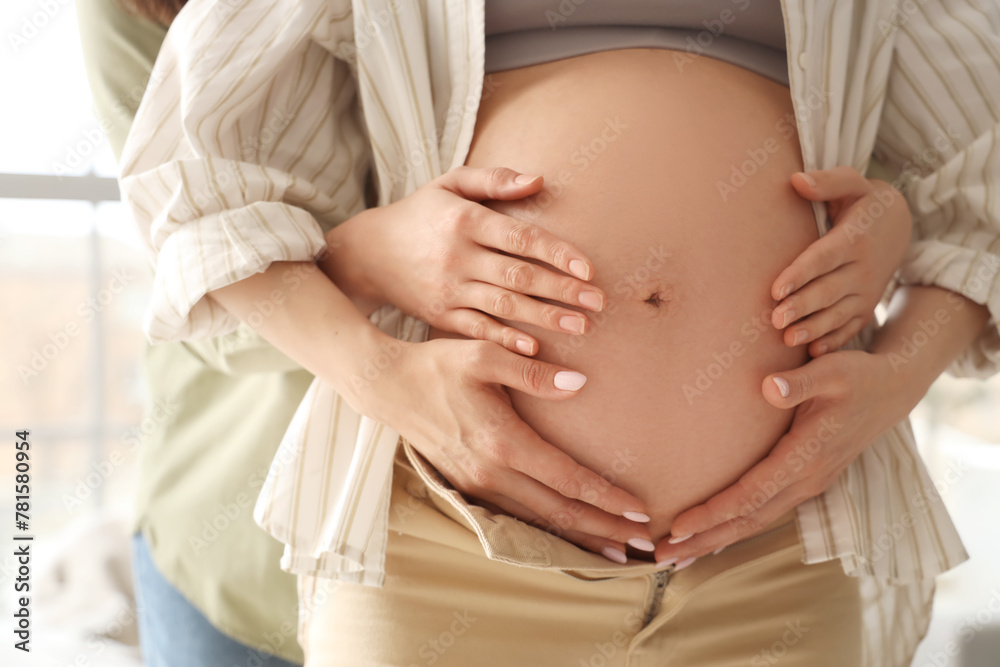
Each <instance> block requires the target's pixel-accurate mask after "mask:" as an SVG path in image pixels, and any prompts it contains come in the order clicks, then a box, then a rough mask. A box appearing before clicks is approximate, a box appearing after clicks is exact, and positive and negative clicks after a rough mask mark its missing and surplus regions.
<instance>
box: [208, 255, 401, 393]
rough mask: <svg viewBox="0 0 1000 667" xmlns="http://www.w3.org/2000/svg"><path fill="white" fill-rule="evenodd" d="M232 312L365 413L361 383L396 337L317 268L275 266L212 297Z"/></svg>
mask: <svg viewBox="0 0 1000 667" xmlns="http://www.w3.org/2000/svg"><path fill="white" fill-rule="evenodd" d="M209 296H210V297H211V298H212V299H214V300H215V301H216V302H217V303H219V305H221V306H222V307H223V308H225V309H226V310H227V311H229V312H230V313H232V314H233V315H235V316H236V317H238V318H240V319H241V320H242V321H244V322H246V323H247V324H248V325H250V326H251V327H252V328H254V329H255V330H256V331H257V332H258V333H259V334H260V335H261V337H263V338H264V339H266V340H267V341H268V342H270V343H271V344H272V345H274V346H275V347H276V348H278V349H279V350H281V351H282V352H284V353H285V354H286V355H288V356H289V357H291V358H292V359H294V360H296V361H297V362H299V363H300V364H302V366H303V367H304V368H306V369H307V370H308V371H310V372H311V373H313V374H314V375H316V376H317V377H319V378H321V379H323V380H324V381H326V382H327V383H329V384H330V385H331V386H333V387H334V389H336V390H337V392H338V393H340V394H341V395H342V396H344V398H345V400H347V402H348V403H349V404H351V406H352V407H354V408H355V409H358V408H359V405H358V399H359V396H358V395H357V387H356V386H355V385H357V384H358V383H352V382H351V378H352V377H357V376H358V374H359V373H360V369H361V368H362V366H363V364H364V360H365V359H371V358H374V357H375V356H376V355H377V354H378V353H379V351H380V350H381V349H383V346H385V345H386V344H387V343H389V342H390V337H389V336H388V335H387V334H385V333H383V332H381V331H380V330H379V329H378V328H377V327H375V326H374V325H373V324H372V323H371V322H370V321H369V320H368V318H367V317H366V316H365V315H363V314H362V313H361V312H359V311H358V309H357V308H356V307H355V306H354V304H353V303H352V302H351V300H350V299H348V298H347V297H346V296H345V295H344V293H343V292H341V291H340V290H339V289H338V288H337V286H336V285H334V284H333V283H332V282H331V281H330V279H329V278H328V277H327V276H326V275H324V274H323V272H321V271H320V270H319V269H317V267H316V265H315V264H313V263H312V262H275V263H273V264H271V265H270V266H269V267H268V268H267V270H265V271H264V272H263V273H258V274H255V275H253V276H250V277H249V278H246V279H244V280H241V281H239V282H236V283H233V284H231V285H226V286H225V287H222V288H219V289H216V290H214V291H212V292H209Z"/></svg>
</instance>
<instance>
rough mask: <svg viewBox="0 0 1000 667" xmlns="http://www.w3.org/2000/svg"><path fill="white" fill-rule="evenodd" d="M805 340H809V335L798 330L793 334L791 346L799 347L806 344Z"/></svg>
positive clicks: (802, 330)
mask: <svg viewBox="0 0 1000 667" xmlns="http://www.w3.org/2000/svg"><path fill="white" fill-rule="evenodd" d="M806 338H809V334H808V333H806V330H805V329H799V330H798V331H796V332H795V337H794V338H793V339H792V345H801V344H802V343H804V342H806Z"/></svg>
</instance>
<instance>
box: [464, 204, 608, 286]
mask: <svg viewBox="0 0 1000 667" xmlns="http://www.w3.org/2000/svg"><path fill="white" fill-rule="evenodd" d="M469 222H470V225H469V238H471V239H472V240H473V241H475V242H476V243H478V244H479V245H482V246H485V247H487V248H495V249H496V250H502V251H504V252H506V253H510V254H511V255H514V256H516V257H530V258H532V259H537V260H540V261H542V262H545V263H546V264H550V265H552V266H554V267H556V268H557V269H559V270H560V271H564V272H565V273H568V274H570V275H573V276H576V277H577V278H579V279H581V280H590V278H591V276H592V275H593V270H592V268H591V265H590V260H588V259H587V256H586V255H584V254H583V252H582V251H581V250H580V249H579V248H577V247H576V246H575V245H573V244H572V243H567V242H566V241H563V240H562V239H560V238H559V237H558V236H556V235H555V234H553V233H552V232H550V231H548V230H545V229H542V228H541V227H539V226H538V225H533V224H531V223H530V222H525V221H524V220H518V219H516V218H512V217H510V216H508V215H504V214H502V213H498V212H496V211H494V210H493V209H489V208H486V207H485V206H480V207H477V208H476V209H475V210H473V211H472V212H471V213H470V214H469Z"/></svg>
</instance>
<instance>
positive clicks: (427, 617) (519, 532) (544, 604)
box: [300, 441, 862, 667]
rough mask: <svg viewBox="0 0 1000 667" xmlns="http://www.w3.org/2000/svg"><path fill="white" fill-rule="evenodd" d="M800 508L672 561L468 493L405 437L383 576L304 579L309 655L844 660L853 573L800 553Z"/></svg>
mask: <svg viewBox="0 0 1000 667" xmlns="http://www.w3.org/2000/svg"><path fill="white" fill-rule="evenodd" d="M801 556H802V551H801V545H800V538H799V535H798V531H797V527H796V522H795V512H794V510H792V511H790V512H788V513H787V514H785V515H784V516H783V517H781V518H779V519H778V520H776V521H775V522H773V523H772V524H771V525H770V526H768V527H765V528H764V529H762V530H761V531H760V532H759V533H757V534H756V535H755V536H753V537H750V538H748V539H747V540H744V541H742V542H738V543H736V544H734V545H732V546H730V547H728V548H727V549H725V550H723V551H722V552H721V553H719V554H718V555H709V556H704V557H702V558H700V559H699V560H697V561H696V562H695V563H694V564H693V565H691V566H689V567H687V568H685V569H684V570H681V571H679V572H673V570H672V568H669V569H666V570H662V571H657V569H656V566H655V564H653V563H647V562H643V561H637V560H630V561H629V563H628V564H626V565H618V564H615V563H611V562H610V561H607V560H606V559H605V558H603V557H602V556H599V555H597V554H593V553H590V552H587V551H584V550H582V549H580V548H578V547H576V546H575V545H573V544H571V543H569V542H566V541H564V540H562V539H559V538H557V537H554V536H552V535H550V534H549V533H546V532H545V531H542V530H540V529H538V528H535V527H533V526H529V525H527V524H524V523H523V522H520V521H517V520H515V519H512V518H511V517H507V516H502V515H494V514H491V513H490V512H488V511H487V510H485V509H483V508H481V507H478V506H476V505H471V504H469V503H467V502H465V500H464V499H463V498H462V496H461V495H460V494H459V493H458V492H456V491H455V490H453V489H451V488H450V486H448V485H447V482H444V481H443V479H442V478H440V477H439V475H438V474H437V472H436V471H435V470H434V469H433V468H431V467H430V466H429V465H428V464H427V463H426V461H425V460H424V459H423V458H422V457H420V455H419V454H417V453H416V452H415V451H414V450H413V449H412V447H410V445H409V444H408V443H406V442H405V441H404V442H403V445H402V446H401V448H400V450H399V452H398V453H397V457H396V464H395V468H394V471H393V488H392V501H391V508H390V530H389V541H388V547H387V554H386V581H385V586H384V587H383V588H373V587H368V586H362V585H357V584H340V583H335V584H328V583H325V581H326V580H318V579H312V580H311V581H310V580H309V579H308V578H306V580H305V581H304V582H303V585H304V586H305V587H306V588H309V587H310V586H311V587H312V588H311V590H309V591H307V595H310V594H315V592H316V586H326V587H327V589H326V590H325V591H324V594H323V595H318V596H316V600H318V601H319V602H317V604H316V607H315V609H313V611H312V613H311V614H310V615H309V618H308V621H306V622H305V625H304V626H303V628H302V636H301V638H300V640H301V641H302V643H303V647H304V649H305V652H306V666H307V667H333V666H335V665H336V666H341V665H342V666H345V667H368V666H380V667H381V666H390V665H391V666H393V667H412V666H418V667H419V666H428V667H429V666H431V665H436V666H437V667H451V666H456V667H457V666H462V667H493V666H496V667H500V666H504V667H512V666H527V665H545V666H560V665H566V666H567V667H570V666H572V667H578V666H584V667H586V666H590V667H610V666H612V665H615V666H618V665H628V666H629V667H638V666H644V667H645V666H647V665H648V666H654V665H655V666H657V667H659V666H662V665H678V666H682V667H698V666H701V665H706V666H707V665H711V666H713V667H728V666H733V667H735V666H737V665H740V666H748V667H757V666H761V667H763V666H770V665H781V667H795V666H799V665H803V666H805V665H808V666H810V667H824V666H827V665H829V666H834V665H836V666H837V667H845V666H848V665H859V664H860V663H861V656H860V651H861V648H860V645H861V634H862V628H861V623H862V615H861V606H862V605H861V597H860V594H859V586H858V580H857V579H856V578H852V577H848V576H846V575H845V574H844V572H843V570H842V568H841V565H840V562H839V561H830V562H826V563H820V564H815V565H804V564H802V562H801Z"/></svg>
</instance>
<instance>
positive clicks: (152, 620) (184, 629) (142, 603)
mask: <svg viewBox="0 0 1000 667" xmlns="http://www.w3.org/2000/svg"><path fill="white" fill-rule="evenodd" d="M132 571H133V575H132V576H133V578H134V580H135V598H136V606H137V608H138V610H139V640H140V643H141V644H142V655H143V659H144V661H145V664H146V666H147V667H298V666H297V665H295V664H294V663H291V662H288V661H286V660H282V659H281V658H278V657H275V656H273V655H271V654H269V653H263V652H261V651H257V650H255V649H253V648H251V647H249V646H247V645H245V644H241V643H240V642H238V641H236V640H235V639H231V638H230V637H228V636H226V635H224V634H222V633H221V632H220V631H219V630H217V629H216V628H215V626H213V625H212V624H211V623H210V622H209V620H208V619H207V618H205V616H204V615H203V614H202V613H201V612H200V611H198V609H196V608H195V607H194V606H193V605H192V604H191V603H190V602H188V601H187V599H185V598H184V596H183V595H181V593H180V591H178V590H177V589H176V588H174V587H173V586H172V585H171V584H170V582H168V581H167V580H166V579H164V578H163V575H161V574H160V573H159V572H158V571H157V569H156V566H155V565H153V559H152V557H151V556H150V553H149V546H148V545H147V544H146V540H144V539H143V537H142V534H141V533H139V534H137V535H135V536H134V537H133V538H132Z"/></svg>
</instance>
